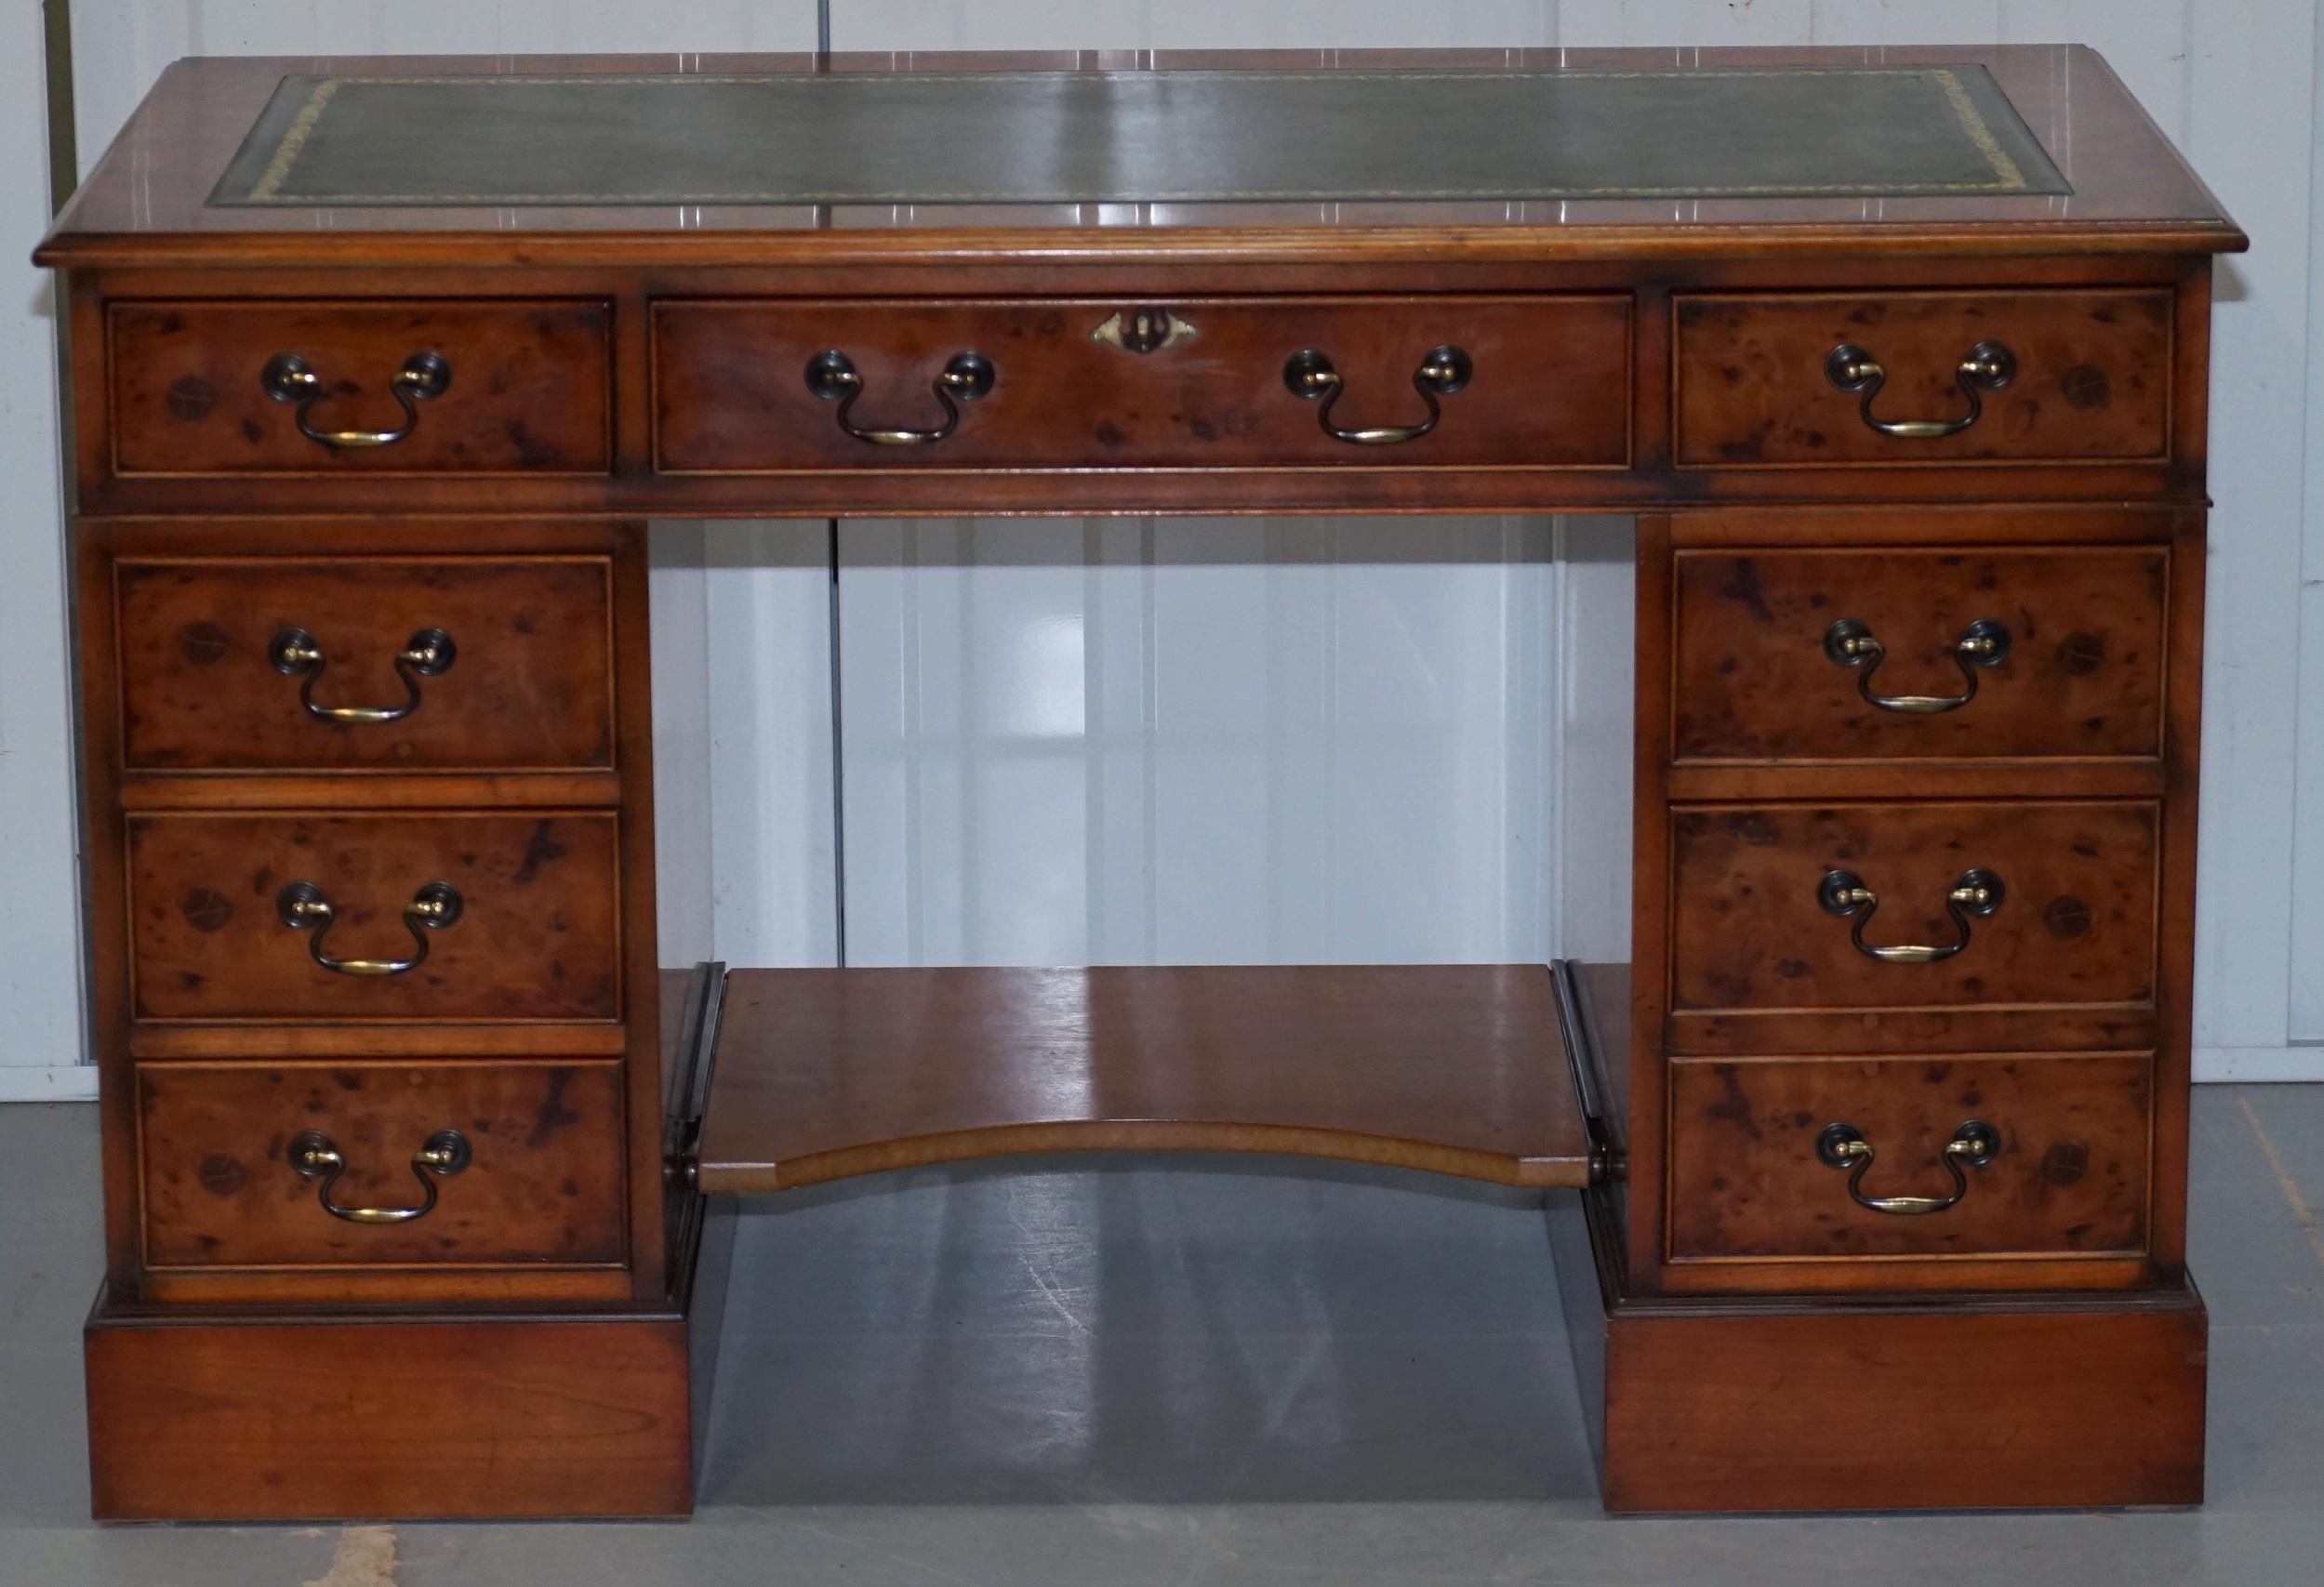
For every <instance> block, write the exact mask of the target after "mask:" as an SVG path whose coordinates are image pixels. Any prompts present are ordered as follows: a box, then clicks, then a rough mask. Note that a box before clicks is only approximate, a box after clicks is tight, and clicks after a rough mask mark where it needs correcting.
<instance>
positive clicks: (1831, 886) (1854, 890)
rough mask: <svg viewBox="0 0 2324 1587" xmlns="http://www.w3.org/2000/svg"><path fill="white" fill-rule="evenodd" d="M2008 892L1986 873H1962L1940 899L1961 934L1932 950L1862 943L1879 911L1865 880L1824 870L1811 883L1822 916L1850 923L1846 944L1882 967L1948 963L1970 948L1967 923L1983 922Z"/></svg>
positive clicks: (1877, 898)
mask: <svg viewBox="0 0 2324 1587" xmlns="http://www.w3.org/2000/svg"><path fill="white" fill-rule="evenodd" d="M2006 892H2007V889H2005V888H2004V887H2003V886H2002V885H2001V879H2000V878H1999V877H1998V876H1996V875H1994V874H1993V873H1992V872H1991V871H1989V870H1983V869H1970V870H1965V871H1963V872H1961V874H1960V877H1959V879H1958V880H1956V881H1955V882H1954V883H1953V891H1952V892H1950V893H1946V895H1945V911H1946V914H1948V915H1950V916H1952V917H1953V923H1954V924H1955V925H1957V926H1959V928H1960V935H1959V937H1957V938H1955V939H1954V940H1953V941H1951V942H1949V943H1945V944H1942V945H1941V946H1935V947H1910V946H1896V947H1875V946H1872V945H1871V944H1870V943H1867V942H1866V941H1865V940H1864V929H1865V927H1866V926H1868V925H1870V924H1871V923H1872V917H1873V915H1874V914H1876V913H1877V912H1878V911H1879V907H1880V895H1879V893H1875V892H1873V891H1872V890H1871V889H1870V888H1868V887H1866V885H1865V884H1864V878H1862V877H1860V876H1858V875H1857V874H1856V873H1855V872H1854V871H1852V870H1827V871H1826V872H1825V873H1824V879H1823V880H1822V881H1820V882H1818V883H1817V884H1816V889H1815V901H1816V902H1817V903H1818V904H1821V905H1822V906H1824V912H1825V913H1826V914H1827V915H1837V916H1839V918H1840V919H1843V920H1847V919H1853V920H1854V921H1855V929H1854V930H1853V931H1852V932H1849V939H1850V940H1851V941H1852V942H1853V943H1854V944H1855V945H1856V951H1857V952H1858V953H1860V954H1862V955H1864V956H1865V957H1866V959H1879V961H1880V962H1881V963H1883V964H1934V963H1935V962H1936V961H1937V960H1938V959H1950V958H1952V957H1953V956H1954V955H1955V954H1957V953H1959V952H1960V950H1961V949H1963V948H1965V947H1967V946H1969V918H1970V917H1971V916H1972V915H1974V916H1977V917H1978V918H1980V919H1983V918H1984V917H1985V916H1987V915H1990V914H1992V913H1993V912H1994V911H1995V910H1996V909H1999V907H2001V899H2002V897H2003V895H2004V894H2005V893H2006Z"/></svg>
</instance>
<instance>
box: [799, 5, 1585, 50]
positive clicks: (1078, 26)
mask: <svg viewBox="0 0 2324 1587" xmlns="http://www.w3.org/2000/svg"><path fill="white" fill-rule="evenodd" d="M1556 16H1557V0H1438V3H1437V4H1435V5H1431V6H1406V5H1397V4H1389V3H1383V0H1263V3H1261V4H1256V5H1254V4H1252V3H1251V0H831V47H832V48H834V49H878V50H885V49H1109V48H1110V49H1195V48H1207V49H1277V48H1300V47H1306V46H1328V47H1331V48H1335V49H1360V48H1366V47H1372V46H1428V45H1476V46H1504V45H1511V46H1514V45H1540V44H1554V43H1556V42H1557V37H1556Z"/></svg>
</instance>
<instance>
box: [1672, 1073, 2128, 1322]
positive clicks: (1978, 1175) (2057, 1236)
mask: <svg viewBox="0 0 2324 1587" xmlns="http://www.w3.org/2000/svg"><path fill="white" fill-rule="evenodd" d="M1670 1074H1671V1078H1670V1153H1669V1162H1670V1208H1669V1222H1668V1229H1669V1234H1668V1240H1669V1248H1670V1250H1669V1255H1670V1258H1671V1260H1673V1261H1676V1262H1689V1261H1697V1262H1699V1261H1751V1260H1762V1261H1769V1260H1783V1259H1786V1258H1800V1257H1806V1258H1829V1257H1881V1256H1887V1257H1894V1256H1932V1257H1967V1256H1998V1255H2019V1254H2023V1255H2087V1256H2122V1255H2125V1254H2136V1253H2138V1252H2141V1251H2144V1250H2145V1247H2146V1203H2147V1156H2148V1141H2149V1137H2150V1134H2151V1124H2150V1118H2151V1108H2152V1103H2153V1088H2154V1061H2153V1059H2152V1057H2151V1056H2149V1055H2147V1054H2145V1053H2138V1054H2131V1055H2122V1054H2113V1053H2108V1054H2093V1055H2091V1056H2087V1057H1994V1058H1960V1057H1937V1058H1910V1059H1894V1060H1890V1061H1886V1062H1879V1063H1874V1062H1864V1061H1858V1060H1854V1059H1819V1060H1814V1061H1807V1062H1800V1061H1794V1060H1788V1059H1766V1060H1746V1061H1743V1062H1710V1061H1706V1060H1701V1059H1697V1060H1693V1061H1691V1062H1684V1063H1678V1064H1674V1065H1671V1071H1670ZM1972 1123H1974V1124H1982V1125H1983V1126H1985V1128H1986V1129H1987V1130H1989V1131H1990V1132H1991V1133H1990V1136H1989V1137H1981V1136H1980V1135H1979V1134H1978V1132H1977V1131H1974V1130H1970V1129H1969V1128H1968V1127H1970V1126H1971V1125H1972ZM1835 1127H1838V1128H1835ZM1827 1137H1828V1138H1827ZM1852 1138H1853V1139H1854V1140H1857V1141H1861V1142H1862V1143H1863V1145H1862V1146H1861V1147H1858V1148H1855V1149H1854V1152H1853V1154H1852V1152H1851V1151H1850V1149H1849V1148H1848V1147H1847V1146H1846V1144H1845V1143H1847V1142H1848V1141H1849V1140H1850V1139H1852ZM1956 1139H1959V1140H1960V1141H1961V1142H1962V1149H1957V1150H1955V1151H1952V1152H1949V1153H1948V1150H1947V1148H1948V1146H1950V1145H1951V1144H1952V1143H1953V1142H1954V1141H1955V1140H1956ZM1867 1153H1868V1159H1867V1157H1866V1155H1865V1154H1867ZM1980 1157H1982V1158H1983V1159H1984V1160H1983V1161H1979V1160H1978V1159H1979V1158H1980ZM1948 1159H1949V1160H1948ZM1859 1168H1861V1169H1862V1174H1861V1177H1857V1174H1856V1170H1858V1169H1859ZM1955 1168H1958V1169H1959V1173H1960V1179H1959V1184H1956V1182H1955V1180H1954V1178H1953V1172H1954V1169H1955ZM1852 1180H1853V1183H1854V1189H1853V1193H1852V1190H1851V1182H1852ZM1957 1192H1958V1195H1959V1199H1958V1200H1957V1201H1955V1202H1954V1203H1953V1204H1952V1205H1950V1206H1946V1207H1943V1208H1931V1207H1929V1206H1928V1205H1927V1203H1930V1202H1939V1201H1943V1200H1945V1199H1946V1197H1950V1196H1953V1195H1955V1194H1956V1193H1957ZM1867 1200H1869V1201H1875V1202H1883V1203H1886V1210H1880V1209H1879V1208H1876V1207H1868V1206H1866V1205H1865V1204H1864V1203H1865V1201H1867ZM1864 1277H1865V1281H1866V1283H1867V1284H1868V1285H1878V1284H1879V1283H1880V1282H1881V1281H1882V1279H1881V1275H1880V1273H1879V1271H1878V1270H1875V1271H1872V1272H1868V1273H1866V1275H1865V1276H1864Z"/></svg>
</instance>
